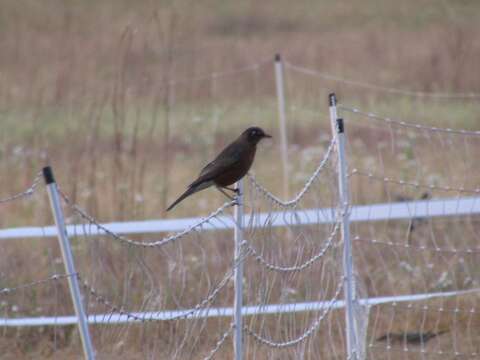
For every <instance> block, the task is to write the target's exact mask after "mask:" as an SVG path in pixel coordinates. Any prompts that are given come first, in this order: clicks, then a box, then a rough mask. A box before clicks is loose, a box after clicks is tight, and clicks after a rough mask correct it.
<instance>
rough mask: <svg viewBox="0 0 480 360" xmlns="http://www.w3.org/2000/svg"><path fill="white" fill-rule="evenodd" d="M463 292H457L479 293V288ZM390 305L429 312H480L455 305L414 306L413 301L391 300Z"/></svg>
mask: <svg viewBox="0 0 480 360" xmlns="http://www.w3.org/2000/svg"><path fill="white" fill-rule="evenodd" d="M464 291H465V293H463V294H459V296H462V295H466V294H467V291H468V294H473V293H474V292H479V293H480V289H471V290H464ZM390 306H393V307H397V308H405V309H408V310H412V309H413V310H419V311H420V310H421V311H429V312H438V313H452V314H459V313H463V314H478V313H480V311H478V310H475V308H473V307H472V308H470V309H469V310H463V309H461V308H459V307H455V308H446V307H444V306H443V305H442V306H440V307H438V308H434V307H433V306H428V305H420V306H414V304H413V303H402V302H395V301H394V302H392V303H391V304H390Z"/></svg>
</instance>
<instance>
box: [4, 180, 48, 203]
mask: <svg viewBox="0 0 480 360" xmlns="http://www.w3.org/2000/svg"><path fill="white" fill-rule="evenodd" d="M41 179H42V172H38V173H37V175H36V176H35V178H34V179H33V182H32V185H31V186H30V187H29V188H28V189H27V190H25V191H22V192H19V193H17V194H14V195H11V196H8V197H5V198H3V199H0V204H4V203H7V202H11V201H14V200H17V199H20V198H24V197H28V196H32V195H33V193H34V192H35V190H36V189H37V187H38V184H39V183H40V180H41Z"/></svg>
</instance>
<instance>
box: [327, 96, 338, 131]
mask: <svg viewBox="0 0 480 360" xmlns="http://www.w3.org/2000/svg"><path fill="white" fill-rule="evenodd" d="M328 105H329V107H328V111H329V113H330V126H331V127H332V136H336V134H337V130H336V128H337V119H338V116H337V96H336V95H335V93H330V94H329V95H328Z"/></svg>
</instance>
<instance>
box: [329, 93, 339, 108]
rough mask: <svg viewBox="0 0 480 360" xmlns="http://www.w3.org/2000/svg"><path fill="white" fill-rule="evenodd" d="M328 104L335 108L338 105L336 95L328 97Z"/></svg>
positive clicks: (332, 94) (331, 94)
mask: <svg viewBox="0 0 480 360" xmlns="http://www.w3.org/2000/svg"><path fill="white" fill-rule="evenodd" d="M328 104H329V105H330V106H335V105H337V96H336V95H335V93H330V94H329V95H328Z"/></svg>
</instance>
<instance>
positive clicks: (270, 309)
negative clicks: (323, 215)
mask: <svg viewBox="0 0 480 360" xmlns="http://www.w3.org/2000/svg"><path fill="white" fill-rule="evenodd" d="M476 292H480V288H479V289H470V290H460V291H449V292H436V293H427V294H416V295H401V296H386V297H375V298H365V299H359V303H360V304H361V305H364V306H375V305H381V304H386V303H393V302H395V303H400V302H413V301H422V300H429V299H434V298H440V297H451V296H460V295H467V294H471V293H476ZM344 306H345V303H344V301H343V300H338V301H336V302H334V303H333V304H330V302H329V301H318V302H303V303H291V304H271V305H262V306H244V307H243V308H242V315H244V316H252V315H268V314H281V313H296V312H307V311H319V310H322V309H325V308H328V307H330V308H332V309H341V308H343V307H344ZM130 315H133V316H135V317H137V319H135V318H132V317H129V316H128V315H126V314H119V313H106V314H95V315H89V316H88V322H89V323H90V324H120V323H127V322H141V321H140V320H138V318H143V319H146V321H148V320H170V319H175V318H178V317H181V316H183V315H186V316H185V317H184V318H185V319H190V318H210V317H231V316H233V308H226V307H223V308H210V309H199V310H195V311H193V310H192V309H187V310H175V311H153V312H134V313H131V314H130ZM75 324H77V318H76V316H73V315H72V316H59V317H44V316H42V317H32V318H0V327H2V326H9V327H15V326H45V325H48V326H63V325H75Z"/></svg>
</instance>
